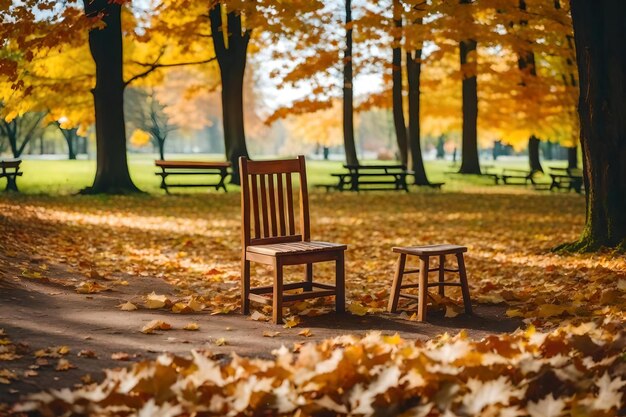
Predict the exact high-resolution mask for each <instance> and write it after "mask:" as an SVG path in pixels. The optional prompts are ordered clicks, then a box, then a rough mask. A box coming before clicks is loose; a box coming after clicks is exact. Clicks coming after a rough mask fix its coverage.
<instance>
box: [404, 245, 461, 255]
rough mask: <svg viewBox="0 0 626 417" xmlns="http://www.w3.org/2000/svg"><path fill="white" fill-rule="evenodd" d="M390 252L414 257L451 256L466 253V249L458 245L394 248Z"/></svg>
mask: <svg viewBox="0 0 626 417" xmlns="http://www.w3.org/2000/svg"><path fill="white" fill-rule="evenodd" d="M392 250H393V251H394V252H396V253H405V254H407V255H416V256H434V255H453V254H456V253H463V252H467V247H465V246H459V245H449V244H441V245H424V246H395V247H394V248H392Z"/></svg>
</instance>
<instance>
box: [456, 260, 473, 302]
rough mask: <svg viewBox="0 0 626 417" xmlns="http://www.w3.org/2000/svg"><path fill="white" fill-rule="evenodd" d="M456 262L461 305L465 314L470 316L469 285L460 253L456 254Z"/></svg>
mask: <svg viewBox="0 0 626 417" xmlns="http://www.w3.org/2000/svg"><path fill="white" fill-rule="evenodd" d="M456 260H457V262H458V264H459V278H460V279H461V292H462V293H463V305H464V306H465V313H467V314H472V300H471V299H470V293H469V285H468V284H467V272H466V271H465V259H464V258H463V254H462V253H457V255H456Z"/></svg>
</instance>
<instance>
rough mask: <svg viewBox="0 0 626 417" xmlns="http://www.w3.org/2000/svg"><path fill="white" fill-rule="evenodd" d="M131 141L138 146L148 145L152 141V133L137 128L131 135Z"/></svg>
mask: <svg viewBox="0 0 626 417" xmlns="http://www.w3.org/2000/svg"><path fill="white" fill-rule="evenodd" d="M130 143H131V144H132V145H133V146H136V147H141V146H146V145H148V144H149V143H150V133H148V132H146V131H145V130H141V129H135V131H134V132H133V134H132V135H131V136H130Z"/></svg>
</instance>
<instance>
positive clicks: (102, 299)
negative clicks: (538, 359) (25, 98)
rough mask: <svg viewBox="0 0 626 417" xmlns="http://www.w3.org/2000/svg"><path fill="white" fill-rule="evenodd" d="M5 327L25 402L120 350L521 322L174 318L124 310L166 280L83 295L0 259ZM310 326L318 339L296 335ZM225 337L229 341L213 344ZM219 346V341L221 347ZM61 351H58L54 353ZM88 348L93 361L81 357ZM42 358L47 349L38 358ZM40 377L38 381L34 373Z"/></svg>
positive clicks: (257, 347) (15, 386)
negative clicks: (154, 323) (163, 327)
mask: <svg viewBox="0 0 626 417" xmlns="http://www.w3.org/2000/svg"><path fill="white" fill-rule="evenodd" d="M0 260H2V262H1V263H0V268H1V269H0V328H4V333H5V335H6V337H7V338H8V339H9V340H10V341H11V342H12V343H13V345H16V346H17V351H18V352H17V353H19V354H20V355H21V358H19V359H17V360H12V361H0V370H1V369H6V370H9V371H11V372H13V373H14V374H15V376H16V377H17V378H16V379H15V380H13V381H11V383H10V384H4V385H0V402H13V401H15V400H17V399H18V398H19V397H20V396H21V395H24V394H26V393H31V392H37V391H40V390H43V389H49V388H62V387H69V386H72V385H73V384H77V383H80V382H81V377H84V375H86V374H90V376H91V378H92V379H95V380H97V379H99V378H101V377H102V376H103V372H102V370H103V369H105V368H114V367H119V366H126V365H128V362H126V361H121V360H115V359H112V355H113V354H116V353H119V352H123V353H126V354H128V356H129V358H128V359H129V360H131V361H137V360H141V359H145V358H150V357H155V356H156V355H158V354H160V353H162V352H171V353H177V354H181V355H187V354H189V351H190V350H191V349H204V350H208V351H211V352H213V353H215V354H218V355H223V354H229V353H230V352H233V351H234V352H236V353H237V354H239V355H248V356H260V357H269V356H271V351H272V350H273V349H276V348H279V347H280V346H281V345H283V344H284V345H286V346H287V347H293V346H294V343H305V342H315V341H319V340H323V339H326V338H329V337H333V336H337V335H340V334H346V333H353V334H365V333H366V332H367V331H370V330H380V331H382V332H383V333H385V334H393V333H396V332H397V333H399V334H400V335H401V336H402V337H404V338H407V339H416V338H418V339H427V338H430V337H433V336H435V335H437V334H440V333H443V332H449V333H452V334H454V333H456V332H458V331H459V330H461V329H466V330H467V331H468V333H469V334H470V335H471V336H472V337H475V338H480V337H483V336H485V335H487V334H489V333H494V332H495V333H498V332H509V331H512V330H514V329H515V328H517V327H518V326H519V324H520V323H519V321H517V320H512V319H509V318H506V316H505V315H504V310H505V309H504V308H502V307H497V306H493V307H487V306H478V307H477V308H476V314H475V316H473V317H468V316H465V315H460V316H458V317H455V318H444V317H443V315H442V314H441V313H439V314H438V313H436V312H434V313H432V314H430V315H429V322H428V323H416V322H413V321H409V320H406V319H402V318H400V317H398V316H397V315H389V314H380V315H368V316H354V315H350V314H346V315H344V316H336V315H335V314H327V315H323V316H318V317H302V322H301V323H300V324H299V325H298V326H297V327H294V328H291V329H286V328H283V327H282V326H275V325H273V324H270V323H266V322H260V321H254V320H250V318H248V317H244V316H242V315H240V314H229V315H209V314H207V313H195V314H175V313H172V312H171V311H169V310H148V309H138V310H136V311H130V312H128V311H121V310H120V309H119V308H117V306H118V305H119V304H121V303H123V302H125V301H127V300H132V299H137V298H138V297H140V296H143V295H145V294H146V293H149V292H150V291H152V290H154V291H156V292H157V293H159V294H169V295H172V296H173V295H175V294H176V289H175V288H174V287H172V286H170V285H169V284H167V283H166V282H164V281H163V280H161V279H159V278H150V277H126V279H127V281H128V282H129V285H127V286H115V287H114V288H115V289H114V290H112V291H106V292H101V293H97V294H78V293H76V291H75V289H74V286H73V285H72V286H71V287H68V286H65V285H63V282H64V281H68V282H69V281H71V282H72V283H75V282H76V281H77V280H80V279H81V277H80V276H79V277H77V276H75V274H74V275H72V273H71V272H69V271H67V270H66V269H64V267H62V266H58V265H48V269H47V271H46V277H47V278H48V279H45V280H40V279H32V278H26V277H23V276H22V275H21V271H22V270H23V268H24V267H25V266H30V267H31V269H33V266H36V264H37V262H39V261H38V260H37V259H36V258H34V259H21V260H19V259H15V258H7V257H3V255H0ZM154 319H159V320H163V321H165V322H167V323H169V324H171V325H172V327H173V328H172V330H168V331H159V332H157V333H156V334H151V335H148V334H143V333H141V332H140V330H141V328H142V327H143V326H144V325H145V324H146V323H148V322H150V321H151V320H154ZM189 322H195V323H197V324H198V325H199V330H198V331H185V330H183V329H182V328H183V327H184V326H185V324H187V323H189ZM305 328H308V329H310V331H311V334H312V336H310V337H304V336H301V335H298V333H299V332H300V331H301V330H303V329H305ZM268 331H269V332H276V331H278V332H280V334H279V335H278V336H276V337H264V336H263V333H264V332H268ZM222 338H223V339H224V340H225V342H226V344H224V345H220V346H218V344H216V342H217V341H218V340H219V339H222ZM218 343H219V342H218ZM59 346H66V347H68V348H69V353H67V354H65V355H63V356H61V357H59V356H58V355H54V354H53V356H57V357H44V358H40V359H39V363H40V364H41V363H42V362H41V359H43V360H44V361H47V362H48V364H47V365H39V366H38V365H37V358H36V357H35V355H36V354H37V351H39V350H41V349H47V348H54V347H59ZM53 350H54V349H53ZM81 351H91V352H93V353H94V354H95V356H96V358H89V357H84V356H78V354H79V352H81ZM39 355H41V352H39ZM61 358H63V359H66V360H68V361H69V362H70V364H71V365H73V366H75V368H72V369H69V370H66V371H59V370H56V367H57V366H58V363H59V359H61ZM32 371H35V372H37V375H33V376H27V375H28V374H29V372H30V373H31V374H32V373H33V372H32Z"/></svg>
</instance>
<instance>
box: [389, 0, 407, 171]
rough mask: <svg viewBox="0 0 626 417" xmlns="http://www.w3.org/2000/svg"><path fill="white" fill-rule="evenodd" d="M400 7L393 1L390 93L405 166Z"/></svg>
mask: <svg viewBox="0 0 626 417" xmlns="http://www.w3.org/2000/svg"><path fill="white" fill-rule="evenodd" d="M401 8H402V5H401V4H400V0H393V25H394V26H395V27H396V30H397V35H396V36H395V37H394V47H393V49H392V57H391V65H392V68H391V81H392V86H391V93H392V111H393V126H394V128H395V131H396V140H397V142H398V153H399V154H400V162H401V163H402V165H404V166H406V165H407V163H408V158H409V156H408V155H409V152H408V151H409V150H408V140H407V132H406V124H405V121H404V111H403V108H404V105H403V102H402V46H401V44H400V43H401V40H402V39H401V37H400V35H399V33H400V29H401V28H402V9H401Z"/></svg>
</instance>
